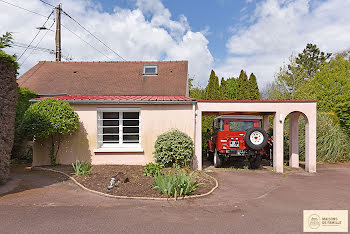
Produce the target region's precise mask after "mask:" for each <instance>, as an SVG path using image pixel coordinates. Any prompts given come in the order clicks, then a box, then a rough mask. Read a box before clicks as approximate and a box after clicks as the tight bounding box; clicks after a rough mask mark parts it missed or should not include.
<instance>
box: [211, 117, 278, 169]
mask: <svg viewBox="0 0 350 234" xmlns="http://www.w3.org/2000/svg"><path fill="white" fill-rule="evenodd" d="M207 131H208V133H209V132H210V130H209V129H208V130H207ZM272 143H273V139H272V138H271V137H270V136H269V135H268V134H267V133H266V131H265V130H264V129H263V128H262V118H261V117H259V116H252V115H223V116H219V117H217V118H215V119H214V121H213V130H212V135H211V137H210V139H209V140H208V148H207V159H208V160H213V161H214V166H215V167H221V166H222V165H223V163H224V161H226V160H227V159H228V158H230V157H242V158H245V159H247V160H248V161H249V164H250V168H252V169H255V168H259V167H260V164H261V160H262V158H266V159H272Z"/></svg>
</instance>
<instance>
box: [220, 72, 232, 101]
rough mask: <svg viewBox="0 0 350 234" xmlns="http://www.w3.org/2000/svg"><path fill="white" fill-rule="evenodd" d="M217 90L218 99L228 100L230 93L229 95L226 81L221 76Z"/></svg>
mask: <svg viewBox="0 0 350 234" xmlns="http://www.w3.org/2000/svg"><path fill="white" fill-rule="evenodd" d="M219 90H220V100H229V99H230V95H229V92H228V88H227V81H226V80H225V79H224V77H222V78H221V82H220V89H219Z"/></svg>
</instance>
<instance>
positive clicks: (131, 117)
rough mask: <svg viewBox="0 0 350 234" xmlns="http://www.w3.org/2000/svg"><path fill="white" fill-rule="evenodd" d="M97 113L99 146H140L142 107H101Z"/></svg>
mask: <svg viewBox="0 0 350 234" xmlns="http://www.w3.org/2000/svg"><path fill="white" fill-rule="evenodd" d="M97 114H98V119H97V122H98V124H97V127H98V131H97V132H98V133H97V134H98V137H97V139H98V146H99V148H135V147H140V143H141V136H140V109H137V108H129V109H120V108H100V109H98V110H97Z"/></svg>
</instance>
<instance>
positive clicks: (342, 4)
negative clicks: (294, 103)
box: [0, 0, 350, 87]
mask: <svg viewBox="0 0 350 234" xmlns="http://www.w3.org/2000/svg"><path fill="white" fill-rule="evenodd" d="M4 1H5V0H4ZM45 1H46V2H48V3H50V4H52V5H57V4H59V3H62V9H63V10H64V11H65V12H67V13H68V14H69V15H70V16H71V17H72V18H74V19H75V20H76V21H77V22H79V23H80V24H81V25H82V26H84V27H85V28H86V29H88V31H90V32H91V33H92V34H93V35H94V36H95V37H97V38H99V39H100V40H101V41H103V43H104V44H106V45H107V46H108V47H109V48H111V49H112V50H113V51H114V52H113V51H112V50H110V49H108V48H107V47H106V46H104V45H103V44H102V43H101V42H99V41H98V40H97V39H96V38H95V37H94V36H92V35H91V34H89V33H88V32H87V31H85V30H84V29H83V28H81V27H80V26H79V25H78V24H77V23H76V22H74V21H73V20H71V19H70V18H69V17H68V16H66V15H64V14H63V15H62V24H63V26H62V54H63V61H66V60H70V61H121V60H122V59H125V60H127V61H135V60H136V61H139V60H147V61H150V60H151V61H156V60H188V61H189V74H188V75H189V77H192V78H194V79H195V84H196V85H198V86H201V87H205V86H206V85H207V83H208V78H209V75H210V71H211V70H212V69H213V70H214V71H215V73H216V74H217V75H218V77H219V78H221V77H224V78H229V77H237V76H238V75H239V73H240V71H241V69H244V70H245V71H246V72H247V74H248V75H249V74H250V73H252V72H253V73H254V74H255V75H256V77H257V80H258V84H259V85H260V86H261V85H264V84H266V83H269V82H271V81H273V79H274V76H275V74H276V72H278V71H279V68H280V67H281V66H282V65H283V64H285V63H288V59H289V57H290V56H291V55H292V54H294V55H297V54H298V53H300V52H301V51H302V50H303V48H305V46H306V44H307V43H314V44H316V45H317V46H318V47H319V48H320V49H321V50H322V51H325V52H331V53H337V52H342V51H344V50H348V49H350V43H349V42H350V24H349V22H350V14H349V12H350V0H186V1H185V0H176V1H174V0H59V1H58V0H45ZM6 2H9V3H11V4H14V5H17V6H20V7H22V8H25V9H27V10H30V11H33V12H35V13H38V14H40V15H37V14H33V13H31V12H28V11H25V10H23V9H19V8H16V7H14V6H11V5H9V4H6V3H4V2H3V1H2V0H1V1H0V12H1V14H0V22H1V24H0V34H4V33H5V32H13V37H14V41H15V43H16V44H17V45H22V46H23V44H29V43H30V42H31V41H32V40H33V38H34V37H35V35H36V34H37V33H38V29H36V27H39V26H42V25H43V24H44V23H45V21H46V20H47V17H48V16H49V15H50V12H51V11H52V7H51V6H49V5H47V4H44V3H43V2H41V1H40V0H6ZM54 15H55V14H52V15H51V16H50V18H49V19H48V20H47V22H46V23H45V27H46V28H50V27H51V26H52V27H51V30H50V31H49V30H40V32H39V34H38V36H37V37H36V38H35V39H34V40H33V43H32V45H33V46H36V45H38V47H42V48H48V49H52V50H54V49H55V33H54V30H55V24H54V21H53V19H54ZM18 43H19V44H18ZM21 43H22V44H21ZM24 50H25V48H22V47H18V46H13V47H12V48H8V49H6V52H8V53H11V54H14V53H15V54H16V55H17V56H18V58H19V60H18V62H19V64H20V70H19V74H20V75H21V74H23V73H24V72H26V71H27V70H28V69H30V68H31V67H32V66H34V65H35V64H36V63H37V62H38V61H43V60H55V55H54V53H51V54H50V53H48V52H42V51H37V50H31V49H28V50H27V51H26V52H25V53H24V54H23V52H24ZM22 54H23V55H22ZM119 55H120V56H121V57H119Z"/></svg>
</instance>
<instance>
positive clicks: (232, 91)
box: [226, 77, 238, 100]
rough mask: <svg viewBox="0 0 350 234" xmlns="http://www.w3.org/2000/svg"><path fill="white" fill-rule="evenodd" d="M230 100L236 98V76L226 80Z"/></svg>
mask: <svg viewBox="0 0 350 234" xmlns="http://www.w3.org/2000/svg"><path fill="white" fill-rule="evenodd" d="M226 85H227V90H228V94H229V99H230V100H237V89H238V82H237V78H234V77H231V78H228V79H227V80H226Z"/></svg>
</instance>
